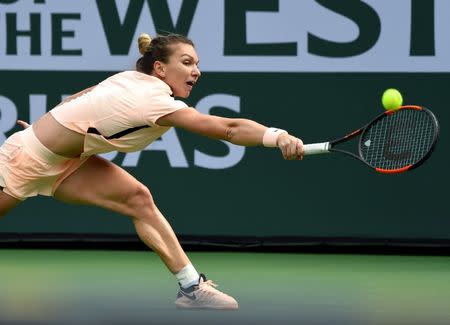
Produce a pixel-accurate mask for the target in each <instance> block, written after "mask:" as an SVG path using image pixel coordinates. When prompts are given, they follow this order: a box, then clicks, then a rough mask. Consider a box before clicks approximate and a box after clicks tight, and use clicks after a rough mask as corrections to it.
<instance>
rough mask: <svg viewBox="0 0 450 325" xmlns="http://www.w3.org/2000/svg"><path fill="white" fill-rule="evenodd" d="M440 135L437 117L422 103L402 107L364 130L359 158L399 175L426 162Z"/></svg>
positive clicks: (375, 120) (381, 169)
mask: <svg viewBox="0 0 450 325" xmlns="http://www.w3.org/2000/svg"><path fill="white" fill-rule="evenodd" d="M438 137H439V123H438V120H437V118H436V116H435V115H434V114H433V113H432V112H431V111H430V110H429V109H427V108H425V107H421V106H414V105H408V106H402V107H400V108H399V109H398V110H392V111H386V112H385V113H383V114H381V115H379V116H377V117H376V118H375V119H374V120H373V121H372V122H370V123H369V124H368V125H367V126H366V127H365V128H364V129H363V131H362V133H361V136H360V139H359V157H360V159H362V160H363V161H364V162H365V163H366V164H368V165H369V166H370V167H372V168H374V169H375V170H376V171H377V172H380V173H384V174H395V173H401V172H405V171H407V170H411V169H414V168H416V167H418V166H420V165H421V164H423V163H424V162H425V161H426V160H427V159H428V158H429V157H430V155H431V153H432V152H433V150H434V148H435V146H436V143H437V140H438Z"/></svg>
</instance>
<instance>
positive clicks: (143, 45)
mask: <svg viewBox="0 0 450 325" xmlns="http://www.w3.org/2000/svg"><path fill="white" fill-rule="evenodd" d="M151 41H152V38H151V37H150V35H148V34H147V33H141V35H139V38H138V47H139V53H141V54H142V55H144V54H145V53H146V52H147V51H148V50H149V48H150V43H151Z"/></svg>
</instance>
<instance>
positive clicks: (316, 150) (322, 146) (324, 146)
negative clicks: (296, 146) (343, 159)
mask: <svg viewBox="0 0 450 325" xmlns="http://www.w3.org/2000/svg"><path fill="white" fill-rule="evenodd" d="M330 147H331V146H330V143H329V142H321V143H311V144H304V145H303V150H304V151H305V156H308V155H317V154H321V153H328V152H330V151H329V149H330Z"/></svg>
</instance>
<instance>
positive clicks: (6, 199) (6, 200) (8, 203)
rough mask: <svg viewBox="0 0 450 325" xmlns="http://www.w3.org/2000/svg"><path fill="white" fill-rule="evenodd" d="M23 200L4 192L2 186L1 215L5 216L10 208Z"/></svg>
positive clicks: (0, 190)
mask: <svg viewBox="0 0 450 325" xmlns="http://www.w3.org/2000/svg"><path fill="white" fill-rule="evenodd" d="M21 202H22V201H21V200H19V199H16V198H15V197H12V196H11V195H9V194H6V193H5V192H3V188H1V187H0V217H1V216H4V215H5V214H6V213H7V212H8V211H9V210H11V209H12V208H14V207H15V206H17V205H18V204H20V203H21Z"/></svg>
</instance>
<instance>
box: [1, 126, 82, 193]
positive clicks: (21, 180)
mask: <svg viewBox="0 0 450 325" xmlns="http://www.w3.org/2000/svg"><path fill="white" fill-rule="evenodd" d="M84 161H86V159H80V158H67V157H62V156H59V155H57V154H55V153H53V152H51V151H50V150H49V149H47V148H46V147H45V146H44V145H43V144H42V143H41V142H40V141H39V140H38V138H37V137H36V136H35V134H34V132H33V129H32V127H28V128H26V129H25V130H23V131H20V132H16V133H14V134H12V135H11V136H10V137H9V138H7V139H6V141H5V142H4V143H3V145H2V146H1V147H0V186H1V187H3V192H5V193H6V194H8V195H11V196H13V197H15V198H17V199H19V200H22V201H23V200H25V199H27V198H29V197H32V196H37V195H45V196H53V194H54V193H55V191H56V189H57V188H58V186H59V185H60V184H61V182H62V181H63V180H64V179H66V178H67V177H68V176H69V175H70V174H72V173H73V172H74V171H75V170H76V169H78V168H79V167H80V166H81V165H82V164H83V162H84Z"/></svg>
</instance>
